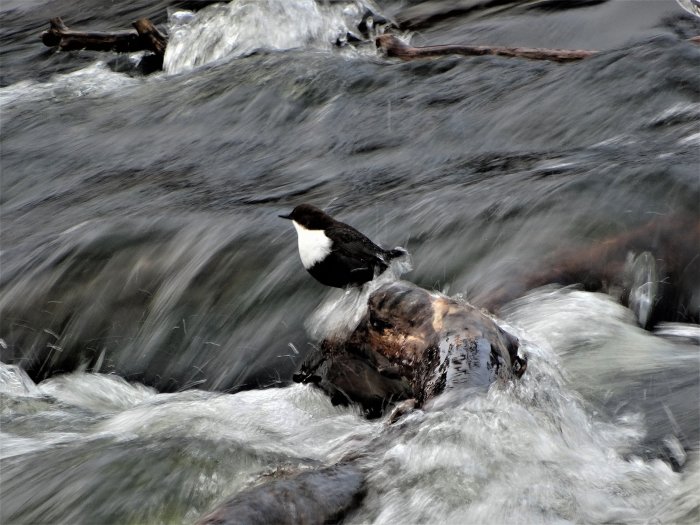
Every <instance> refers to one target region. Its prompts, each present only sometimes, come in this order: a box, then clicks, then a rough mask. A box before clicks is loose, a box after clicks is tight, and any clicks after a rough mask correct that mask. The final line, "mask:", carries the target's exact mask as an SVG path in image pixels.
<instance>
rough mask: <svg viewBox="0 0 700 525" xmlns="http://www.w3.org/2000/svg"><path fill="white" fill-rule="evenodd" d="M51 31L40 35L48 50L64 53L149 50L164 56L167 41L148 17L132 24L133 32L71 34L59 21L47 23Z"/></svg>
mask: <svg viewBox="0 0 700 525" xmlns="http://www.w3.org/2000/svg"><path fill="white" fill-rule="evenodd" d="M49 24H50V28H49V29H48V30H47V31H44V32H43V33H42V35H41V40H42V42H43V43H44V45H46V46H48V47H58V48H59V49H61V50H63V51H76V50H79V49H88V50H91V51H113V52H116V53H133V52H135V51H151V52H153V53H155V54H156V55H159V56H163V54H164V53H165V47H166V46H167V43H168V39H167V38H166V37H165V35H163V34H162V33H161V32H160V31H158V29H157V28H156V27H155V26H154V25H153V23H152V22H151V21H150V20H148V19H147V18H141V19H140V20H137V21H136V22H134V24H133V26H134V28H135V30H131V31H116V32H111V33H103V32H95V31H73V30H72V29H69V28H68V27H67V26H66V24H64V23H63V20H61V19H60V18H58V17H56V18H52V19H51V20H49Z"/></svg>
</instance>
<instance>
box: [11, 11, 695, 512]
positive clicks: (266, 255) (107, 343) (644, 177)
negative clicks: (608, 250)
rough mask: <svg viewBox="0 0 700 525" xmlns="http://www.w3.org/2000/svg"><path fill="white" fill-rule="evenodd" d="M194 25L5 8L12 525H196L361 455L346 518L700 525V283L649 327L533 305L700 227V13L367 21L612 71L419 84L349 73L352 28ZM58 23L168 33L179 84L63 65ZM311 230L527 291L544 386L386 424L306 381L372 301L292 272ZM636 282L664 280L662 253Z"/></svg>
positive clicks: (519, 327) (535, 69) (367, 63)
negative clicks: (313, 224) (573, 267)
mask: <svg viewBox="0 0 700 525" xmlns="http://www.w3.org/2000/svg"><path fill="white" fill-rule="evenodd" d="M192 3H196V2H190V4H192ZM681 3H683V4H684V5H685V7H686V8H688V6H691V8H690V9H688V10H689V11H691V10H692V4H693V2H692V0H684V1H683V2H681ZM182 5H183V3H180V7H178V4H177V2H167V1H161V2H145V1H142V0H141V1H137V2H126V1H121V0H120V1H116V2H111V1H110V2H106V1H104V2H90V3H87V2H67V1H65V0H53V1H40V0H34V1H31V2H27V1H19V0H6V1H4V2H3V3H2V5H0V12H1V13H2V19H3V23H2V24H0V42H2V48H1V50H0V53H2V54H1V57H2V69H1V71H0V73H1V75H0V85H1V86H2V87H1V88H0V101H1V102H0V103H1V104H2V107H1V111H2V113H1V115H0V117H1V120H0V126H1V132H2V142H1V148H2V151H1V153H2V179H1V188H0V189H1V190H2V195H1V197H0V198H1V206H2V209H1V213H2V215H1V219H2V223H1V225H0V226H1V227H2V231H1V235H2V238H1V241H2V243H1V246H0V248H1V252H0V265H1V266H0V338H1V339H0V356H1V359H0V360H1V361H2V362H3V363H5V364H4V365H2V366H1V367H0V399H2V405H1V413H0V417H1V419H0V433H1V436H2V437H1V440H0V452H1V456H2V463H1V470H0V476H1V482H2V486H1V487H0V521H2V522H3V523H22V524H28V523H100V524H102V523H191V522H193V521H195V520H196V519H197V518H198V517H199V516H201V515H202V514H203V513H205V512H206V511H207V510H210V509H212V508H213V507H214V506H215V505H216V504H217V503H220V502H221V501H224V500H225V499H226V498H227V497H229V496H230V495H232V494H234V493H236V492H237V491H239V490H241V489H242V488H245V487H248V486H250V485H251V484H255V483H257V482H258V481H259V480H260V479H264V478H265V477H269V476H271V475H273V474H274V473H275V472H279V471H286V470H289V471H294V470H295V469H299V468H315V467H318V466H321V465H329V464H333V463H335V462H337V461H339V460H341V459H342V458H345V457H348V456H349V455H353V454H354V455H357V454H361V456H362V460H361V461H362V467H363V469H364V470H363V471H364V472H365V473H366V476H367V482H366V483H367V495H366V496H365V498H364V500H363V502H362V503H361V505H360V507H359V508H357V509H355V510H354V511H353V512H352V513H351V514H349V515H348V516H346V518H345V521H346V522H348V523H367V522H375V523H418V522H421V523H548V524H550V523H696V522H697V521H698V520H699V519H700V497H699V496H698V494H700V463H699V459H700V458H698V450H699V449H700V410H699V409H698V406H699V405H700V403H699V402H700V350H699V346H700V332H699V330H700V329H699V328H698V325H697V324H693V323H696V322H697V319H698V312H699V311H700V277H698V276H697V275H696V274H690V276H689V277H688V275H686V278H685V280H683V281H682V283H681V285H682V287H683V292H684V297H686V300H684V301H683V302H682V304H681V303H679V304H678V308H677V311H675V312H674V315H672V316H670V317H668V318H667V319H665V321H666V322H664V323H656V324H654V326H650V327H649V330H643V329H642V328H640V327H639V321H640V319H642V318H643V317H644V316H645V315H647V314H645V312H647V311H648V309H649V305H650V304H652V303H653V302H654V301H655V294H656V293H657V291H656V288H650V287H649V286H646V287H645V286H640V287H639V288H638V289H637V290H638V293H637V294H636V295H635V296H634V298H632V297H630V305H631V306H632V309H628V308H626V307H624V306H622V305H620V304H619V303H618V302H617V301H616V299H615V293H614V290H610V291H611V294H610V295H606V294H602V293H593V292H590V291H584V290H582V289H580V288H577V287H569V288H563V289H562V288H556V287H546V288H538V289H535V290H530V289H529V288H530V287H528V286H527V282H526V281H527V279H526V278H525V277H526V276H527V275H530V274H532V273H534V272H540V271H542V270H543V269H546V268H547V267H548V266H547V265H548V264H549V263H548V261H550V257H551V256H552V255H553V254H554V255H556V254H557V253H559V252H560V251H562V250H567V249H573V250H578V249H581V247H585V246H590V245H591V244H592V243H596V242H599V241H601V240H605V239H611V238H619V236H621V235H625V234H626V233H629V232H635V231H638V230H639V228H643V227H644V225H646V224H648V223H649V222H650V221H654V220H657V219H664V220H669V221H671V224H673V222H672V221H673V220H674V218H676V217H691V218H692V220H695V221H697V219H698V216H699V215H700V210H699V203H700V168H699V166H700V154H699V153H698V152H699V151H700V148H699V146H700V135H699V134H698V122H700V67H698V66H700V46H697V45H694V44H692V43H690V42H688V41H687V39H688V38H689V37H692V36H695V35H698V34H700V19H698V18H694V17H693V15H692V14H690V13H688V12H686V11H684V10H683V9H681V7H679V5H678V4H676V3H675V2H670V1H665V0H659V1H655V0H640V1H638V2H636V1H634V0H632V1H628V0H609V1H607V2H588V1H580V2H570V3H568V4H565V3H561V2H555V1H545V0H540V1H531V2H506V1H493V2H476V1H474V2H470V1H463V2H438V1H434V2H398V1H391V0H387V1H386V2H376V3H375V4H371V5H370V7H371V8H372V9H373V10H374V11H375V12H376V13H381V14H383V15H384V16H386V17H388V18H395V19H397V20H414V22H415V21H417V20H419V15H420V13H421V12H428V11H430V12H436V11H440V10H442V11H446V10H450V9H452V11H451V12H452V16H450V17H447V18H444V19H437V18H434V19H433V20H432V22H431V23H429V24H426V23H423V24H422V25H420V24H419V23H418V22H415V23H414V25H413V26H411V27H413V29H414V30H413V32H403V33H400V34H401V36H402V38H405V39H406V40H408V41H411V42H412V43H413V44H415V45H424V44H425V45H430V44H443V43H466V44H494V45H524V46H542V47H561V48H582V49H595V50H599V51H600V53H599V54H597V55H596V56H594V57H592V58H590V59H587V60H585V61H582V62H579V63H572V64H563V65H562V64H554V63H549V62H536V61H526V60H518V59H506V58H499V57H474V58H464V57H444V58H441V59H439V60H427V61H416V62H398V61H394V60H390V59H386V58H384V57H382V56H381V55H379V54H378V53H377V52H376V51H375V50H374V48H373V46H371V45H367V44H365V45H359V46H357V47H353V46H344V47H338V46H337V45H336V41H337V40H338V39H340V40H341V42H344V39H345V34H346V33H347V31H355V30H354V28H355V27H356V25H357V23H358V21H359V20H360V18H361V16H362V13H364V11H365V8H366V4H363V3H360V2H323V1H311V0H294V1H291V0H290V1H282V0H266V1H260V2H246V1H243V0H234V1H232V2H230V3H228V4H226V5H223V4H217V5H211V6H209V7H207V8H205V9H202V10H200V11H197V12H187V11H183V10H182V9H181V6H182ZM367 5H369V4H367ZM53 16H62V17H63V19H64V21H65V22H66V24H67V25H68V26H69V27H74V28H76V29H94V30H98V29H103V30H117V29H122V28H126V27H128V26H129V24H130V23H131V22H132V21H133V20H135V19H137V18H140V17H142V16H147V17H150V18H151V19H152V20H154V21H155V22H156V23H159V24H163V27H164V28H167V30H168V32H169V34H170V35H171V42H170V45H169V47H168V52H167V55H166V58H165V71H164V72H162V73H156V74H153V75H149V76H142V75H140V74H138V73H137V72H136V71H135V69H134V67H133V64H134V63H135V62H137V60H138V57H136V56H123V57H114V56H111V55H109V54H101V53H94V52H89V51H83V52H71V53H56V52H54V51H52V50H49V49H47V48H44V47H42V45H41V42H40V41H39V40H38V39H37V36H38V34H39V33H40V31H41V30H42V29H43V28H44V27H45V24H46V21H47V20H48V18H50V17H53ZM404 23H405V24H406V27H408V26H410V24H408V23H406V22H404ZM301 202H311V203H314V204H316V205H318V206H322V207H325V208H326V209H328V210H329V211H330V212H332V213H333V214H334V215H336V216H337V217H338V218H339V219H341V220H344V221H346V222H349V223H350V224H352V225H354V226H356V227H357V228H358V229H360V230H361V231H363V232H365V233H367V234H368V235H369V236H370V237H371V238H372V239H374V240H375V241H377V242H378V243H380V244H382V245H385V246H388V247H392V246H396V245H402V246H406V247H407V248H408V250H409V251H410V253H411V259H412V265H413V270H412V271H411V272H410V273H407V274H405V275H404V276H403V278H407V279H410V280H412V281H413V282H416V283H417V284H419V285H421V286H424V287H426V288H429V289H437V290H441V291H443V292H444V293H448V294H450V295H459V296H460V297H463V298H466V299H467V300H472V301H474V302H476V303H477V304H480V301H483V303H484V304H485V303H487V302H488V301H487V299H488V298H489V297H493V296H494V294H497V293H499V292H500V291H502V290H503V288H504V287H506V288H508V289H512V290H517V291H518V293H516V294H513V295H514V297H509V299H513V298H514V299H515V300H513V301H510V302H508V303H507V304H505V306H504V307H503V308H502V309H501V312H500V317H501V318H502V321H499V322H501V323H503V326H504V328H506V329H507V330H510V331H512V332H514V333H515V334H516V335H517V336H518V337H519V338H520V339H521V344H522V347H523V351H524V352H525V353H527V354H528V355H529V364H528V370H527V372H526V374H525V375H524V376H523V378H522V380H521V381H520V382H517V383H515V384H503V383H497V384H494V385H493V386H492V387H491V388H490V389H489V390H488V392H471V391H469V392H459V391H454V392H451V393H449V394H446V395H444V396H442V397H440V398H437V399H436V400H435V401H434V402H433V403H432V405H431V406H429V407H426V410H423V411H416V412H413V413H410V414H409V415H408V416H407V417H405V418H403V419H401V420H400V421H399V422H398V423H397V424H394V425H388V424H387V422H386V421H385V420H375V421H367V420H366V419H364V418H363V417H362V416H361V414H360V413H359V411H358V410H357V409H354V408H347V407H333V406H332V405H331V404H330V402H329V400H328V399H326V397H325V396H324V395H323V394H322V393H320V392H318V391H316V390H314V389H313V388H311V387H309V386H300V385H290V379H291V375H292V373H293V372H294V370H295V369H296V367H297V366H298V365H299V364H300V362H301V360H302V359H303V357H304V355H305V354H306V353H307V351H308V350H309V348H311V345H312V344H315V343H316V342H317V340H318V337H320V336H321V335H322V334H325V333H328V332H329V330H334V329H335V328H336V327H337V325H338V323H341V321H343V319H342V318H341V319H339V318H338V317H339V315H338V307H337V305H338V304H341V303H342V304H344V305H345V306H344V308H346V309H347V305H348V303H350V302H352V300H348V298H346V297H344V296H343V292H342V291H337V290H328V289H325V288H324V287H322V286H321V285H319V284H317V283H316V282H315V281H313V279H312V278H311V277H310V276H308V275H307V274H306V272H304V271H303V268H302V267H301V264H300V261H299V259H298V255H297V253H296V236H295V233H294V231H293V229H292V228H290V225H289V224H288V223H287V222H285V221H282V220H281V219H278V218H277V215H278V214H280V213H287V212H289V210H290V209H291V208H292V207H293V206H295V205H296V204H299V203H301ZM680 224H682V223H680ZM670 232H671V233H669V230H668V229H666V230H663V231H662V230H654V229H650V230H649V232H648V233H647V236H648V237H654V238H655V239H656V240H658V238H660V237H664V238H665V237H666V236H676V235H679V236H682V234H684V233H685V231H684V230H683V228H682V227H677V228H676V229H675V230H674V229H673V228H671V230H670ZM690 238H691V239H693V237H692V235H691V236H690ZM662 240H663V239H662ZM681 246H682V247H684V248H685V249H686V250H685V251H690V252H691V256H690V257H688V258H686V259H683V258H682V257H680V255H678V258H679V260H683V261H685V262H684V263H683V264H684V265H685V267H686V268H692V267H693V266H692V265H693V264H697V263H696V262H693V261H694V260H695V259H694V258H693V253H692V252H693V250H695V256H697V247H694V246H692V245H688V243H686V244H685V245H683V244H681ZM671 251H672V252H673V253H672V255H674V256H675V255H676V253H675V252H678V251H683V250H677V249H676V250H671ZM573 253H577V252H575V251H574V252H573ZM629 256H630V261H633V273H634V275H642V281H644V280H645V279H646V280H647V281H649V282H650V281H651V279H650V278H649V277H644V276H648V275H654V273H655V269H654V268H655V266H654V259H653V258H650V256H649V255H648V254H646V252H643V253H636V252H635V253H630V255H629ZM671 259H673V257H669V261H670V260H671ZM669 264H670V262H669ZM686 274H688V272H686ZM634 279H636V277H635V278H634ZM635 282H636V281H635ZM642 284H643V285H647V284H648V282H644V283H642ZM613 288H614V287H613ZM343 312H345V313H346V314H347V317H348V318H351V317H352V316H353V315H355V316H356V315H357V311H356V310H351V311H347V310H343V311H341V313H343ZM341 324H342V323H341ZM642 324H645V323H644V322H642ZM261 387H278V388H261Z"/></svg>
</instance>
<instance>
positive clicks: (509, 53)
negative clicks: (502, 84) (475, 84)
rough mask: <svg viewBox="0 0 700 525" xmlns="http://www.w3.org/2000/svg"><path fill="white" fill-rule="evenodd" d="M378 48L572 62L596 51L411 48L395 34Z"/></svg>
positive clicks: (406, 56)
mask: <svg viewBox="0 0 700 525" xmlns="http://www.w3.org/2000/svg"><path fill="white" fill-rule="evenodd" d="M375 42H376V44H377V47H378V48H380V49H382V50H383V51H384V53H386V55H387V56H390V57H397V58H401V59H402V60H413V59H416V58H432V57H438V56H444V55H465V56H481V55H499V56H506V57H518V58H529V59H531V60H552V61H554V62H572V61H575V60H581V59H583V58H588V57H590V56H592V55H594V54H595V53H596V52H595V51H585V50H571V49H543V48H531V47H494V46H460V45H447V46H426V47H412V46H409V45H408V44H405V43H403V42H402V41H401V40H399V39H398V38H397V37H395V36H394V35H390V34H384V35H379V36H378V37H377V38H376V40H375Z"/></svg>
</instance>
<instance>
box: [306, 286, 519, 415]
mask: <svg viewBox="0 0 700 525" xmlns="http://www.w3.org/2000/svg"><path fill="white" fill-rule="evenodd" d="M517 352H518V341H517V339H516V338H515V337H513V336H511V335H510V334H508V333H506V332H505V331H504V330H502V329H501V328H500V327H499V326H498V325H497V324H496V323H495V322H494V321H493V320H492V319H491V318H490V317H488V316H486V315H485V314H484V313H482V312H481V311H480V310H478V309H476V308H474V307H473V306H471V305H469V304H465V303H462V302H459V301H456V300H453V299H450V298H448V297H444V296H442V295H440V294H436V293H431V292H428V291H427V290H425V289H423V288H420V287H418V286H416V285H414V284H412V283H408V282H403V281H399V282H394V283H390V284H387V285H384V286H382V287H380V288H379V289H377V290H376V291H375V292H374V293H372V294H371V295H370V297H369V300H368V311H367V313H366V315H365V316H364V318H363V319H362V320H361V321H360V324H359V325H358V327H357V328H356V329H355V330H354V331H353V332H352V333H351V334H350V335H349V336H348V337H347V338H335V339H326V340H324V341H323V342H322V343H321V345H320V347H319V349H318V350H317V351H316V352H314V353H312V354H311V355H310V356H309V357H308V358H307V359H306V361H305V362H304V363H303V364H302V366H301V368H300V370H299V372H298V373H297V374H296V375H295V376H294V379H295V381H297V382H303V383H314V384H316V385H317V386H318V387H319V388H321V389H323V390H324V391H325V392H327V393H328V394H329V395H330V396H331V399H332V400H333V402H334V403H343V404H349V403H357V404H359V405H360V406H361V407H362V408H363V409H364V410H365V413H366V415H367V416H368V417H378V416H380V415H382V414H383V413H384V412H385V411H386V410H387V408H389V407H390V406H391V405H393V404H394V403H397V402H399V401H403V400H407V399H415V403H416V405H417V406H421V405H423V404H425V402H426V401H428V400H430V399H431V398H433V397H435V396H436V395H438V394H440V393H442V392H443V391H445V390H447V389H451V388H457V387H486V386H488V385H490V384H491V383H492V382H494V381H495V380H496V379H497V378H499V377H502V378H506V379H507V378H512V377H520V376H521V375H522V374H523V372H524V371H525V368H526V361H525V360H524V359H523V358H521V357H519V356H518V353H517Z"/></svg>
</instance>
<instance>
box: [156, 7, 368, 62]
mask: <svg viewBox="0 0 700 525" xmlns="http://www.w3.org/2000/svg"><path fill="white" fill-rule="evenodd" d="M364 9H366V8H365V7H364V4H363V3H362V2H347V3H346V2H342V3H337V4H336V3H328V4H322V3H320V2H316V0H255V1H251V0H233V1H231V2H229V3H228V4H214V5H212V6H209V7H207V8H205V9H203V10H201V11H199V12H197V13H189V14H187V16H183V13H182V12H179V13H175V14H173V15H171V18H170V31H169V34H170V39H169V42H168V47H167V50H166V53H165V59H164V63H163V69H165V71H166V72H168V73H180V72H182V71H186V70H189V69H192V68H195V67H198V66H201V65H204V64H208V63H211V62H215V61H217V60H221V59H223V58H231V57H239V56H245V55H248V54H250V53H252V52H255V51H261V50H262V51H270V50H272V51H281V50H288V49H296V48H305V49H319V50H323V49H330V48H331V47H332V46H333V44H334V42H335V41H336V39H337V38H338V37H340V36H343V35H345V34H346V33H347V32H348V27H349V24H351V20H355V23H357V21H359V19H360V16H361V14H362V12H363V11H364Z"/></svg>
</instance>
